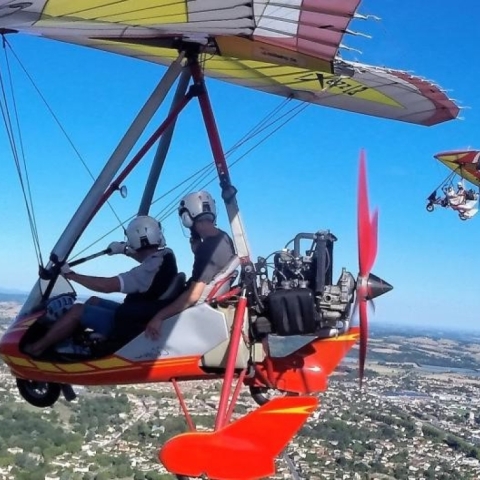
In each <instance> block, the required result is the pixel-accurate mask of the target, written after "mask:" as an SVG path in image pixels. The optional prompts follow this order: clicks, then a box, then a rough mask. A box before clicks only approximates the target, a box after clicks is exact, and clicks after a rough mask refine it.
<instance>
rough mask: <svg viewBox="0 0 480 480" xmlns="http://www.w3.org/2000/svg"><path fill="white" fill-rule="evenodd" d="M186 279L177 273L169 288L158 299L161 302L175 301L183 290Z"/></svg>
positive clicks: (182, 274)
mask: <svg viewBox="0 0 480 480" xmlns="http://www.w3.org/2000/svg"><path fill="white" fill-rule="evenodd" d="M186 281H187V277H186V276H185V274H184V273H183V272H179V273H177V274H176V275H175V277H174V279H173V280H172V283H171V284H170V286H169V287H168V288H167V289H166V290H165V292H163V293H162V295H160V296H159V297H158V299H159V300H161V301H168V300H172V301H173V300H175V299H176V298H177V297H178V296H179V295H180V294H181V293H182V291H183V289H184V288H185V282H186Z"/></svg>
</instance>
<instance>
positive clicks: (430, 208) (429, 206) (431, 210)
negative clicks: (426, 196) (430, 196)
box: [427, 203, 435, 212]
mask: <svg viewBox="0 0 480 480" xmlns="http://www.w3.org/2000/svg"><path fill="white" fill-rule="evenodd" d="M434 209H435V207H434V206H433V205H432V204H431V203H429V204H428V205H427V212H433V210H434Z"/></svg>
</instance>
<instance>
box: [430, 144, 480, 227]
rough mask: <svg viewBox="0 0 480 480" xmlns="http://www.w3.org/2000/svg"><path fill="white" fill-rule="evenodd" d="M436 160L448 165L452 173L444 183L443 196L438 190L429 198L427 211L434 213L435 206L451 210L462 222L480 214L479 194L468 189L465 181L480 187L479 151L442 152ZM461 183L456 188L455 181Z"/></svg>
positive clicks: (437, 155)
mask: <svg viewBox="0 0 480 480" xmlns="http://www.w3.org/2000/svg"><path fill="white" fill-rule="evenodd" d="M435 158H436V159H437V160H438V161H440V162H442V163H443V164H444V165H446V166H447V167H448V168H449V169H450V170H452V172H451V173H450V174H449V175H448V177H447V178H446V179H445V180H444V181H443V182H442V186H441V191H442V193H443V196H439V195H438V190H439V189H440V187H439V188H436V189H435V190H434V191H433V192H432V193H431V194H430V195H429V196H428V198H427V206H426V208H427V211H428V212H433V211H434V210H435V206H440V207H443V208H450V209H452V210H454V211H455V212H457V213H458V217H459V218H460V220H469V219H471V218H473V217H474V216H475V215H476V214H477V213H478V200H479V193H478V192H476V191H475V190H473V188H469V189H466V188H465V185H464V180H468V181H469V182H471V183H473V184H474V185H476V186H477V187H478V186H480V170H479V163H478V159H479V158H480V151H478V150H452V151H448V152H441V153H437V154H436V155H435ZM457 176H458V177H460V181H459V182H458V183H457V185H456V187H455V186H454V179H455V178H456V177H457Z"/></svg>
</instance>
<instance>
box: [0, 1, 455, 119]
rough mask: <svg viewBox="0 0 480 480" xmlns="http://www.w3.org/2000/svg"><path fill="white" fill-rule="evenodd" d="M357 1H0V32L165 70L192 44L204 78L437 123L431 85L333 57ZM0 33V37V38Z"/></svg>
mask: <svg viewBox="0 0 480 480" xmlns="http://www.w3.org/2000/svg"><path fill="white" fill-rule="evenodd" d="M359 3H360V0H337V1H335V2H332V1H331V0H253V1H250V2H245V1H244V0H221V2H219V0H122V1H119V0H75V1H71V0H33V1H31V2H12V0H0V28H3V29H8V30H13V31H18V32H22V33H26V34H33V35H39V36H44V37H47V38H51V39H55V40H60V41H64V42H68V43H73V44H78V45H84V46H89V47H93V48H97V49H101V50H106V51H110V52H115V53H118V54H121V55H127V56H130V57H134V58H138V59H142V60H146V61H151V62H155V63H159V64H163V65H168V64H169V63H171V62H172V60H173V59H174V58H176V56H177V50H178V48H184V47H185V46H186V45H190V46H192V45H194V44H197V45H200V46H201V52H202V53H203V54H204V55H203V61H204V66H205V72H206V73H207V74H208V75H210V76H211V77H214V78H217V79H221V80H224V81H228V82H231V83H235V84H238V85H242V86H246V87H250V88H255V89H257V90H261V91H264V92H268V93H273V94H276V95H281V96H284V97H289V98H296V99H298V100H301V101H304V102H310V103H314V104H317V105H323V106H326V107H333V108H339V109H342V110H348V111H352V112H356V113H362V114H366V115H372V116H377V117H382V118H389V119H393V120H400V121H404V122H410V123H415V124H420V125H427V126H428V125H435V124H437V123H440V122H444V121H447V120H451V119H454V118H456V116H457V115H458V111H459V109H458V107H457V106H456V105H455V103H454V102H453V101H452V100H450V99H449V98H448V97H447V96H446V94H445V93H444V92H443V91H442V90H441V89H440V88H439V87H438V86H436V85H433V84H432V83H430V82H427V81H425V80H422V79H420V78H417V77H414V76H411V75H409V74H407V73H405V72H401V71H395V70H390V69H386V68H378V67H373V66H369V65H363V64H359V63H352V62H346V61H343V60H341V59H340V58H339V56H338V51H339V48H340V47H341V41H342V39H343V37H344V35H345V34H348V33H349V30H348V26H349V24H350V22H351V20H352V19H353V18H355V16H356V9H357V7H358V5H359ZM8 30H7V31H8Z"/></svg>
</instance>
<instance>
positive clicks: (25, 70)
mask: <svg viewBox="0 0 480 480" xmlns="http://www.w3.org/2000/svg"><path fill="white" fill-rule="evenodd" d="M4 44H6V45H7V46H8V47H9V49H10V51H11V52H12V55H13V56H14V57H15V59H16V60H17V62H18V64H19V65H20V68H21V69H22V70H23V72H24V73H25V75H26V77H27V78H28V80H29V81H30V83H31V84H32V86H33V88H34V89H35V91H36V92H37V94H38V95H39V97H40V99H41V100H42V102H43V103H44V105H45V107H46V108H47V110H48V111H49V113H50V115H51V116H52V118H53V119H54V121H55V123H56V124H57V126H58V127H59V128H60V130H61V132H62V133H63V134H64V136H65V138H66V140H67V142H68V143H69V144H70V146H71V147H72V149H73V151H74V152H75V154H76V155H77V157H78V159H79V160H80V162H81V163H82V165H83V166H84V167H85V170H86V171H87V173H88V175H89V176H90V178H91V179H92V180H93V181H95V176H94V175H93V173H92V171H91V170H90V168H89V167H88V165H87V162H86V161H85V159H84V158H83V157H82V155H81V154H80V152H79V151H78V149H77V148H76V146H75V144H74V143H73V140H72V139H71V138H70V136H69V135H68V133H67V131H66V130H65V128H64V127H63V125H62V123H61V122H60V120H59V118H58V117H57V115H56V114H55V112H54V111H53V109H52V108H51V107H50V105H49V103H48V102H47V100H46V98H45V97H44V95H43V94H42V92H41V91H40V89H39V88H38V87H37V85H36V83H35V82H34V80H33V78H32V76H31V75H30V74H29V73H28V71H27V69H26V68H25V66H24V65H23V63H22V62H21V60H20V58H19V57H18V55H17V54H16V53H15V51H14V50H13V48H12V46H11V45H10V43H9V42H8V41H7V39H5V38H4ZM107 204H108V206H109V207H110V210H111V211H112V213H113V215H114V216H115V218H116V219H117V221H118V223H119V226H120V227H122V228H123V223H122V221H121V220H120V217H119V216H118V215H117V212H116V211H115V209H114V208H113V206H112V204H111V203H110V202H107Z"/></svg>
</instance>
